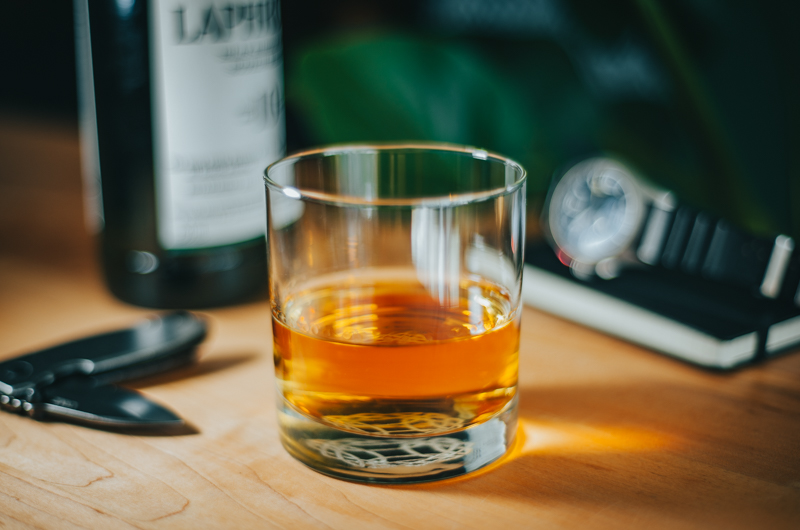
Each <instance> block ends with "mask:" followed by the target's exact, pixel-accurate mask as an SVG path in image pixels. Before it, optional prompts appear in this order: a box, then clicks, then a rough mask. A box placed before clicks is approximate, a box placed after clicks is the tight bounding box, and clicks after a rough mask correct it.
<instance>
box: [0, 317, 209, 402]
mask: <svg viewBox="0 0 800 530" xmlns="http://www.w3.org/2000/svg"><path fill="white" fill-rule="evenodd" d="M205 336H206V325H205V323H204V322H203V321H202V320H201V319H200V318H198V317H197V316H195V315H193V314H192V313H188V312H185V311H177V312H174V313H168V314H165V315H161V316H157V317H153V318H150V319H147V320H144V321H142V322H140V323H139V324H137V325H136V326H134V327H131V328H127V329H121V330H117V331H112V332H109V333H103V334H100V335H94V336H91V337H86V338H83V339H78V340H75V341H72V342H68V343H65V344H60V345H58V346H53V347H51V348H47V349H44V350H40V351H37V352H33V353H29V354H26V355H22V356H20V357H16V358H14V359H10V360H7V361H4V362H0V395H2V394H5V396H0V397H3V401H9V403H8V404H7V403H0V404H2V405H6V406H8V405H9V404H11V405H12V408H16V407H13V404H14V403H15V402H16V401H19V399H22V400H26V399H30V397H31V396H32V395H33V393H34V392H35V390H36V389H37V387H39V388H41V387H43V386H46V385H48V384H50V383H52V382H54V381H56V380H57V379H61V378H64V377H69V376H71V375H76V374H82V375H97V374H103V373H114V375H115V376H116V377H114V378H113V379H114V380H121V379H124V378H126V375H129V374H130V375H131V376H132V377H133V376H138V375H140V374H143V373H152V372H153V370H148V369H147V367H148V366H150V365H151V364H152V365H155V366H153V368H155V367H158V366H167V365H169V364H170V363H169V359H170V358H175V359H176V361H178V360H184V359H185V358H186V356H187V352H191V350H192V349H193V348H194V347H195V346H197V345H198V344H200V342H202V341H203V339H204V338H205ZM176 364H180V362H177V363H176ZM127 369H130V371H129V372H128V371H127ZM15 398H19V399H15Z"/></svg>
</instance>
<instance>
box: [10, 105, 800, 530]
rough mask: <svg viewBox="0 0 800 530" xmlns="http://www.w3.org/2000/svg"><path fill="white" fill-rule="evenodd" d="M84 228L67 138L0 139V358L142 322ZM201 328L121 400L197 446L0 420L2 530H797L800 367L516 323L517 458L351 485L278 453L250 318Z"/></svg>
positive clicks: (263, 311)
mask: <svg viewBox="0 0 800 530" xmlns="http://www.w3.org/2000/svg"><path fill="white" fill-rule="evenodd" d="M82 216H83V214H82V204H81V190H80V172H79V156H78V140H77V132H76V130H75V127H74V125H73V124H53V123H46V122H35V121H31V120H22V119H13V118H9V117H5V118H3V119H2V120H0V358H7V357H11V356H15V355H18V354H21V353H24V352H25V351H27V350H31V349H34V348H39V347H42V346H46V345H49V344H53V343H56V342H60V341H63V340H66V339H68V338H75V337H78V336H81V335H84V334H88V333H93V332H98V331H103V330H107V329H111V328H115V327H119V326H124V325H128V324H130V323H132V322H133V321H135V320H136V319H137V318H139V317H141V316H144V315H147V314H150V313H151V312H150V311H148V310H146V309H141V308H136V307H133V306H129V305H126V304H123V303H122V302H119V301H117V300H115V299H114V298H112V297H111V296H110V295H109V294H108V292H107V291H106V290H105V288H104V286H103V284H102V281H101V278H100V276H99V272H98V269H97V265H96V262H95V259H94V244H93V241H92V239H91V237H90V236H89V235H88V234H87V231H86V230H85V228H84V223H83V217H82ZM203 314H204V315H205V316H206V317H207V318H208V320H209V322H210V323H211V333H210V336H209V339H208V340H207V341H206V342H205V343H204V344H203V345H202V347H201V351H200V353H201V356H200V360H199V362H198V363H197V364H196V365H194V366H192V367H189V368H186V369H183V370H181V371H178V372H175V373H171V374H167V375H162V376H159V377H154V378H150V379H147V380H140V381H138V382H136V384H135V385H134V386H135V388H137V389H139V390H141V391H142V392H144V393H146V394H147V395H148V396H151V397H152V398H153V399H155V400H157V401H159V402H161V403H163V404H165V405H167V406H169V407H170V408H172V409H173V410H175V411H176V412H178V413H179V414H180V415H181V416H182V417H183V418H185V419H187V420H188V421H189V422H190V423H191V424H192V426H193V428H194V431H195V432H193V433H186V434H182V435H175V436H140V435H130V434H121V433H112V432H104V431H99V430H92V429H88V428H82V427H78V426H74V425H68V424H63V423H55V422H54V423H42V422H36V421H33V420H30V419H28V418H24V417H21V416H16V415H13V414H9V413H5V412H0V528H6V527H8V528H193V529H199V528H336V529H356V528H398V529H400V528H432V529H449V528H481V529H486V528H504V529H511V528H645V527H646V528H787V529H790V528H791V529H795V528H800V355H797V354H789V355H786V356H783V357H781V358H777V359H774V360H772V361H770V362H768V363H766V364H763V365H761V366H757V367H752V368H747V369H743V370H740V371H737V372H734V373H730V374H722V373H714V372H708V371H703V370H699V369H696V368H693V367H691V366H689V365H686V364H683V363H681V362H678V361H675V360H672V359H669V358H666V357H662V356H659V355H656V354H654V353H651V352H649V351H646V350H644V349H641V348H639V347H636V346H633V345H630V344H627V343H625V342H622V341H619V340H617V339H614V338H610V337H607V336H604V335H601V334H598V333H596V332H593V331H590V330H588V329H584V328H581V327H579V326H576V325H574V324H571V323H568V322H565V321H562V320H559V319H557V318H554V317H551V316H548V315H546V314H543V313H540V312H537V311H534V310H533V309H529V308H527V309H525V312H524V315H523V330H522V341H521V342H522V346H521V348H522V350H521V363H520V364H521V365H520V406H521V408H520V413H521V418H522V419H521V426H520V429H519V437H518V442H517V444H516V445H515V447H514V449H513V451H512V452H511V453H510V454H509V455H508V456H507V457H506V458H504V459H503V460H502V461H501V462H499V463H497V464H495V465H492V466H491V467H490V468H489V469H487V470H484V471H479V472H477V473H475V474H472V475H468V476H466V477H463V478H459V479H452V480H448V481H444V482H439V483H431V484H427V485H417V486H399V487H398V486H366V485H361V484H355V483H349V482H344V481H341V480H337V479H333V478H329V477H326V476H323V475H320V474H318V473H316V472H314V471H311V470H309V469H307V468H305V467H304V466H303V465H301V464H299V463H298V462H296V461H294V460H293V459H292V458H291V457H289V456H288V455H287V454H286V452H285V451H284V450H283V449H282V447H281V445H280V443H279V441H278V434H277V429H276V418H275V412H274V408H275V398H274V381H273V375H272V362H271V348H272V345H271V332H270V325H269V307H268V304H267V303H266V301H261V302H258V303H253V304H249V305H243V306H238V307H231V308H226V309H219V310H214V311H208V312H204V313H203Z"/></svg>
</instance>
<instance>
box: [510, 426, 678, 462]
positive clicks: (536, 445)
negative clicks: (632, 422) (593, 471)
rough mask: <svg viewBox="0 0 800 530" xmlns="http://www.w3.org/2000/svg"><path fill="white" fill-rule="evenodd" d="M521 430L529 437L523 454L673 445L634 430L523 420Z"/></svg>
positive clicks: (654, 448)
mask: <svg viewBox="0 0 800 530" xmlns="http://www.w3.org/2000/svg"><path fill="white" fill-rule="evenodd" d="M519 429H520V430H521V431H522V432H523V433H524V434H525V437H524V439H525V441H524V445H523V446H522V448H521V450H520V454H543V453H548V454H553V453H562V454H571V453H595V452H635V451H654V450H657V449H661V448H663V447H665V446H668V445H671V444H670V442H669V440H668V439H667V437H665V436H663V435H659V434H656V433H653V432H648V431H643V430H640V429H635V428H631V427H616V426H608V425H597V426H591V425H584V424H580V423H571V422H565V421H561V420H543V419H536V420H531V419H521V420H520V427H519Z"/></svg>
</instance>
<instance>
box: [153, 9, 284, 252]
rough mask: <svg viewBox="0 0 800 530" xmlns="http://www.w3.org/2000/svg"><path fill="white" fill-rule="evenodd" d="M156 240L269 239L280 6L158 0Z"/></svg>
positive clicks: (175, 243) (178, 244)
mask: <svg viewBox="0 0 800 530" xmlns="http://www.w3.org/2000/svg"><path fill="white" fill-rule="evenodd" d="M150 17H151V28H152V30H151V32H150V39H151V42H150V53H151V57H152V60H151V65H152V66H151V68H152V71H151V75H152V91H153V94H152V96H153V98H152V99H153V118H154V121H153V144H154V146H153V147H154V152H155V174H156V201H157V212H158V236H159V240H160V242H161V244H162V246H163V247H164V248H168V249H192V248H207V247H214V246H221V245H228V244H231V243H237V242H241V241H247V240H249V239H254V238H257V237H259V236H263V235H264V227H265V224H266V217H265V215H266V214H265V203H264V195H265V193H264V183H263V179H262V177H263V173H264V169H265V168H266V167H267V165H269V164H270V163H272V162H274V161H275V160H277V159H278V158H280V157H281V156H282V155H283V152H284V118H283V91H282V86H283V78H282V76H283V73H282V63H283V55H282V48H281V24H280V9H279V4H278V1H277V0H259V1H252V0H251V1H249V2H247V1H244V0H241V1H238V2H236V1H230V0H227V1H225V0H213V1H212V0H205V1H188V0H151V3H150Z"/></svg>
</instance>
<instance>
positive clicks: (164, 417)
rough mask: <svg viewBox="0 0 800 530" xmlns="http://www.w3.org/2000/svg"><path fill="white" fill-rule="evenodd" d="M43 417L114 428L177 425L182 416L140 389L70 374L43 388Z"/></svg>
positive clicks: (182, 422) (41, 404) (179, 423)
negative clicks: (148, 396)
mask: <svg viewBox="0 0 800 530" xmlns="http://www.w3.org/2000/svg"><path fill="white" fill-rule="evenodd" d="M40 407H41V414H42V417H47V418H49V419H59V420H67V421H73V422H78V423H84V424H89V425H92V426H101V427H113V428H130V427H135V428H138V427H144V428H161V427H177V426H181V425H183V424H184V421H183V419H181V418H180V417H179V416H177V415H176V414H175V413H174V412H172V411H171V410H169V409H167V408H165V407H163V406H161V405H159V404H158V403H155V402H154V401H152V400H151V399H149V398H147V397H145V396H143V395H142V394H140V393H139V392H136V391H134V390H129V389H127V388H123V387H120V386H117V385H107V384H102V383H101V382H100V381H98V379H97V378H95V377H90V376H88V377H87V376H73V377H68V378H66V379H64V380H62V381H58V382H56V383H54V384H52V385H49V386H48V387H47V388H45V389H44V390H43V391H42V402H41V403H40Z"/></svg>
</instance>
